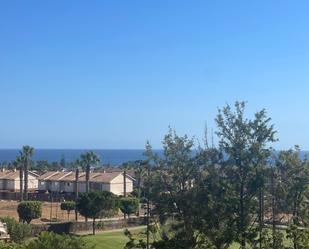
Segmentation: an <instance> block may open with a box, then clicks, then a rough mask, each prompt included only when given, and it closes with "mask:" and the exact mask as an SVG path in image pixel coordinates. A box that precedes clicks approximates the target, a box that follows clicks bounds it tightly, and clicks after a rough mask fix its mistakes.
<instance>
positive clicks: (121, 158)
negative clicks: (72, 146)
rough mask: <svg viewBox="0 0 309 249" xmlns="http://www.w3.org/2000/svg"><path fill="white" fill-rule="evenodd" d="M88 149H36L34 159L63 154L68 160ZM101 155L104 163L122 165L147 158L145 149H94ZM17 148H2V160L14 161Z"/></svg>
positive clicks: (0, 152) (51, 157)
mask: <svg viewBox="0 0 309 249" xmlns="http://www.w3.org/2000/svg"><path fill="white" fill-rule="evenodd" d="M85 151H87V150H66V149H63V150H60V149H36V150H35V154H34V157H33V159H34V160H47V161H49V162H56V161H60V159H61V156H62V155H63V156H64V158H65V160H66V161H67V162H70V161H74V160H76V159H77V158H78V157H79V156H80V154H81V153H83V152H85ZM93 151H95V152H96V153H97V154H98V155H99V156H100V159H101V161H102V162H103V164H111V165H120V164H122V163H123V162H126V161H131V160H132V161H133V160H140V159H145V156H144V155H143V153H144V150H93ZM18 153H19V150H17V149H0V162H5V161H6V162H10V161H13V160H14V159H15V158H16V156H17V155H18Z"/></svg>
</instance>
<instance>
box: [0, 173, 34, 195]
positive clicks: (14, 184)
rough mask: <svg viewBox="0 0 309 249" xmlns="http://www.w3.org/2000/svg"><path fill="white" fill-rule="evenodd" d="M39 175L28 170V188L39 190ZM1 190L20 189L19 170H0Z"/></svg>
mask: <svg viewBox="0 0 309 249" xmlns="http://www.w3.org/2000/svg"><path fill="white" fill-rule="evenodd" d="M38 177H39V175H37V174H35V173H33V172H31V171H29V172H28V189H29V190H37V188H38ZM24 180H25V178H24ZM0 190H7V191H19V190H20V177H19V171H18V170H1V171H0Z"/></svg>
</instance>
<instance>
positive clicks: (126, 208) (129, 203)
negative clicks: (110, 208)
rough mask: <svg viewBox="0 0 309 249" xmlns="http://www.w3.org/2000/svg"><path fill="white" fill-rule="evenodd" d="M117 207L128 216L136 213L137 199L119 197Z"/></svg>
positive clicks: (137, 207)
mask: <svg viewBox="0 0 309 249" xmlns="http://www.w3.org/2000/svg"><path fill="white" fill-rule="evenodd" d="M119 208H120V210H121V212H122V213H123V214H125V215H127V216H128V217H130V215H131V214H136V213H137V211H138V209H139V200H138V199H137V198H134V197H125V198H121V199H120V203H119Z"/></svg>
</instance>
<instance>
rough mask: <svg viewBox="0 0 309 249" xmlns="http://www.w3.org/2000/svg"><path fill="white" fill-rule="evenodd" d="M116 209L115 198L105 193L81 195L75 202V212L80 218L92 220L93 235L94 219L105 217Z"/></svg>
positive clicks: (92, 192) (95, 192)
mask: <svg viewBox="0 0 309 249" xmlns="http://www.w3.org/2000/svg"><path fill="white" fill-rule="evenodd" d="M117 207H118V205H117V200H116V197H115V196H114V195H113V194H112V193H111V192H107V191H91V192H89V193H83V194H81V195H79V197H78V199H77V202H76V209H77V211H78V212H79V213H80V214H81V215H82V216H84V217H87V218H92V219H93V234H95V219H97V218H102V217H105V216H106V214H108V213H110V211H112V210H115V209H117Z"/></svg>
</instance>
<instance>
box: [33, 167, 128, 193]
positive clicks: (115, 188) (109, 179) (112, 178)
mask: <svg viewBox="0 0 309 249" xmlns="http://www.w3.org/2000/svg"><path fill="white" fill-rule="evenodd" d="M38 181H39V184H38V190H39V192H61V193H72V192H75V191H76V190H77V189H78V192H81V193H83V192H86V173H85V172H80V173H79V177H78V181H77V186H76V179H75V172H74V171H68V172H59V171H53V172H47V173H45V174H43V175H41V176H40V177H39V178H38ZM124 181H126V192H127V193H131V192H132V191H133V182H134V178H133V177H131V176H130V175H126V178H124V174H123V172H109V173H107V172H91V173H90V178H89V185H90V189H94V190H106V191H110V192H112V193H113V194H115V195H123V194H124Z"/></svg>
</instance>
